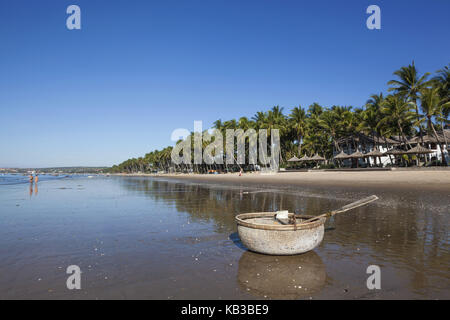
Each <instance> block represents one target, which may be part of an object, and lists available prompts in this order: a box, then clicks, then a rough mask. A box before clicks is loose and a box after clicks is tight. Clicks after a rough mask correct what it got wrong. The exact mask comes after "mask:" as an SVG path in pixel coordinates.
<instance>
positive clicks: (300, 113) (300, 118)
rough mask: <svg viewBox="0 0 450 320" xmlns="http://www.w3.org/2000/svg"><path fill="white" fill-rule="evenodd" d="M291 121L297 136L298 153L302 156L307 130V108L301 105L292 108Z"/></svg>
mask: <svg viewBox="0 0 450 320" xmlns="http://www.w3.org/2000/svg"><path fill="white" fill-rule="evenodd" d="M289 122H290V126H291V128H292V129H293V130H294V132H295V136H296V138H297V146H298V155H299V156H300V155H301V153H302V138H303V136H304V135H305V131H306V112H305V110H304V109H303V108H302V107H301V106H298V107H295V108H294V109H292V111H291V114H290V115H289Z"/></svg>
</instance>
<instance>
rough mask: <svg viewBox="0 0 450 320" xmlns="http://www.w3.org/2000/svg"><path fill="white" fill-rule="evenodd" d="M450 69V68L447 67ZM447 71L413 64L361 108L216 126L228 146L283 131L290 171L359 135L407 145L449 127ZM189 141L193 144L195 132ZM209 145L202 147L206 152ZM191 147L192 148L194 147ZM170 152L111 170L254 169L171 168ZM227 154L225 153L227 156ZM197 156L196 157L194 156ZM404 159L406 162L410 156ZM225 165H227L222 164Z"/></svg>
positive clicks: (316, 109)
mask: <svg viewBox="0 0 450 320" xmlns="http://www.w3.org/2000/svg"><path fill="white" fill-rule="evenodd" d="M449 66H450V65H449ZM449 66H445V67H444V68H443V69H440V70H438V71H437V74H436V76H435V77H434V78H432V79H431V80H429V79H428V78H429V76H430V73H425V74H423V75H420V74H419V73H418V71H417V69H416V67H415V65H414V62H413V63H412V64H411V65H409V66H406V67H402V68H400V69H399V70H397V71H395V72H394V75H395V76H396V77H397V79H396V80H391V81H389V82H388V85H390V86H391V87H390V88H389V89H388V91H389V92H392V93H391V94H389V95H387V96H384V95H383V93H380V94H374V95H371V97H370V98H369V99H368V100H367V102H366V104H365V105H364V106H362V107H361V108H353V107H352V106H331V107H324V106H321V105H319V104H318V103H313V104H311V105H310V106H308V108H307V109H306V110H305V109H304V108H302V107H301V106H298V107H294V108H292V109H291V111H290V113H289V114H288V115H286V114H285V113H284V109H283V108H282V107H280V106H274V107H272V108H271V109H269V110H267V111H258V112H256V114H255V115H254V116H253V117H251V119H249V118H247V117H241V118H239V120H236V119H231V120H227V121H222V120H221V119H219V120H217V121H215V122H214V128H215V129H217V130H219V131H220V132H221V133H222V135H223V138H224V141H225V132H226V130H227V129H235V130H236V129H242V130H248V129H255V130H256V131H258V130H259V129H267V131H268V136H269V139H270V135H271V131H272V130H273V129H279V132H280V139H281V141H280V142H281V163H280V165H281V167H291V166H292V165H291V164H287V163H286V160H287V159H289V158H291V157H292V156H294V155H295V156H297V157H299V158H300V157H302V156H303V155H307V156H313V155H314V154H316V153H317V154H320V155H322V156H324V157H325V158H327V159H330V158H332V155H333V149H336V150H338V151H340V150H339V145H338V144H337V140H339V139H340V138H345V137H349V136H352V135H355V134H357V133H364V134H366V135H369V136H375V135H377V136H378V137H385V138H390V137H393V136H397V137H400V140H402V142H403V143H405V144H407V136H412V135H416V134H417V133H418V132H422V130H423V129H424V125H425V124H426V129H427V131H428V132H429V133H434V135H436V130H435V128H443V127H445V125H446V124H448V122H449V121H448V117H449V107H450V93H449V88H450V70H449ZM189 138H190V139H193V134H192V133H191V136H190V137H189ZM208 144H209V143H204V144H203V148H205V147H206V146H207V145H208ZM192 147H193V143H192ZM171 151H172V147H167V148H164V149H163V150H160V151H159V150H155V151H152V152H150V153H147V154H146V155H145V156H144V157H141V158H137V159H136V158H133V159H129V160H126V161H124V162H122V163H121V164H119V165H116V166H113V167H112V168H110V169H109V172H112V173H119V172H120V173H122V172H125V173H134V172H142V173H149V172H158V171H160V170H163V171H169V170H171V169H172V170H177V171H182V172H203V173H204V172H208V171H210V170H218V171H226V172H236V171H239V170H253V169H254V168H253V166H252V165H249V164H248V157H246V161H247V164H246V165H241V166H239V165H204V164H203V165H180V166H174V165H173V164H172V163H171ZM224 154H225V153H224ZM191 157H193V152H191ZM404 157H405V161H407V160H408V159H407V158H408V157H407V156H404ZM224 162H225V161H224ZM332 167H334V164H333V163H328V164H322V165H321V166H320V168H332Z"/></svg>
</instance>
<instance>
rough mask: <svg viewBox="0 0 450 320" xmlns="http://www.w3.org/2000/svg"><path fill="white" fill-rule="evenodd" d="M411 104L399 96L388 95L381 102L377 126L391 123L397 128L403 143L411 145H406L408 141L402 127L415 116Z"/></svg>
mask: <svg viewBox="0 0 450 320" xmlns="http://www.w3.org/2000/svg"><path fill="white" fill-rule="evenodd" d="M411 109H412V104H411V102H408V101H406V100H405V99H404V97H402V96H400V95H389V96H387V97H386V99H385V100H384V101H383V104H382V108H381V114H382V118H381V119H380V122H379V126H380V125H381V126H382V125H383V124H388V123H391V124H392V125H395V126H397V129H398V132H399V133H400V136H401V137H402V139H403V143H405V144H408V145H409V147H411V145H410V144H409V143H408V139H407V138H406V136H405V131H404V126H405V124H408V123H410V122H411V121H412V120H413V119H414V118H415V115H414V113H413V112H412V111H411Z"/></svg>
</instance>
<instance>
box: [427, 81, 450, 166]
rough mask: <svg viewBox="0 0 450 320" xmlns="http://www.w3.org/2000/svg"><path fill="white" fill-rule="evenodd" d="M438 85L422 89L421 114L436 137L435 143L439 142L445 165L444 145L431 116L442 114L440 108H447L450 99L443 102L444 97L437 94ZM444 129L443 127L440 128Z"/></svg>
mask: <svg viewBox="0 0 450 320" xmlns="http://www.w3.org/2000/svg"><path fill="white" fill-rule="evenodd" d="M439 89H440V88H439V87H436V88H431V89H423V90H422V95H421V102H422V103H421V109H422V112H423V114H424V115H423V116H424V118H425V119H426V121H427V126H428V129H431V131H432V132H433V135H434V137H435V139H436V143H437V144H439V146H440V148H441V155H442V162H443V164H444V165H445V166H447V159H446V157H445V152H444V147H446V146H444V145H443V144H441V143H440V142H441V140H439V137H438V135H437V132H436V129H435V127H434V124H433V120H432V118H433V117H439V116H441V115H442V110H443V109H445V108H448V107H449V106H450V101H447V102H444V99H442V98H441V96H440V95H439ZM442 129H444V128H442ZM442 134H443V135H444V136H445V132H444V131H442Z"/></svg>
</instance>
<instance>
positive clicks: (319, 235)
mask: <svg viewBox="0 0 450 320" xmlns="http://www.w3.org/2000/svg"><path fill="white" fill-rule="evenodd" d="M377 199H378V197H377V196H376V195H372V196H369V197H366V198H363V199H360V200H358V201H355V202H352V203H349V204H347V205H345V206H343V207H341V208H339V209H336V210H333V211H330V212H327V213H324V214H321V215H319V216H307V215H295V214H293V213H291V214H288V212H287V211H278V212H258V213H243V214H238V215H237V216H236V222H237V225H238V233H239V237H240V238H241V241H242V243H243V244H244V245H245V246H246V247H247V248H248V249H250V250H251V251H255V252H259V253H265V254H272V255H293V254H300V253H304V252H307V251H310V250H313V249H314V248H316V247H317V246H318V245H319V244H320V243H321V242H322V240H323V234H324V231H325V228H324V224H325V221H326V220H327V218H328V217H332V216H334V215H335V214H337V213H342V212H347V211H349V210H352V209H355V208H358V207H361V206H364V205H367V204H369V203H371V202H373V201H375V200H377ZM279 213H285V214H286V216H290V219H291V221H288V222H286V221H283V219H282V218H281V215H280V216H279V215H278V214H279ZM279 217H280V218H279Z"/></svg>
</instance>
